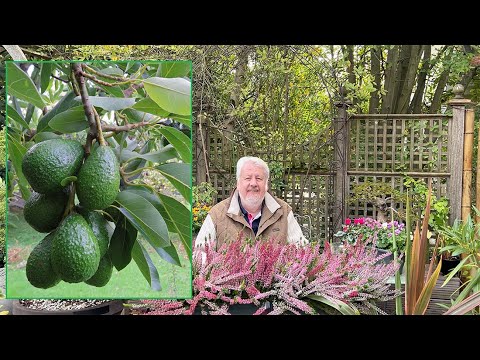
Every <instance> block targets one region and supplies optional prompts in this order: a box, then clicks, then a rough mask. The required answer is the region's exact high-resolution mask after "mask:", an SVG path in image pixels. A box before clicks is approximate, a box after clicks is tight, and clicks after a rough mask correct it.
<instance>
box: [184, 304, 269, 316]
mask: <svg viewBox="0 0 480 360" xmlns="http://www.w3.org/2000/svg"><path fill="white" fill-rule="evenodd" d="M261 306H265V307H267V310H266V311H265V312H264V313H263V314H267V313H268V312H270V311H271V305H270V303H267V304H265V305H261ZM261 306H257V305H255V304H234V305H230V306H229V308H228V312H229V313H230V314H231V315H253V314H255V312H257V310H258V309H259V308H260V307H261ZM193 315H202V307H201V306H197V308H196V309H195V311H194V312H193ZM207 315H210V314H209V313H208V310H207Z"/></svg>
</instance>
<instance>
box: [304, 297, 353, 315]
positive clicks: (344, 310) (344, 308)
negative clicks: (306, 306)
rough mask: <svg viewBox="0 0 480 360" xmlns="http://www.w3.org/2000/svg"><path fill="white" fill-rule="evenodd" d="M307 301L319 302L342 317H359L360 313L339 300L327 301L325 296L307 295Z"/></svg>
mask: <svg viewBox="0 0 480 360" xmlns="http://www.w3.org/2000/svg"><path fill="white" fill-rule="evenodd" d="M307 297H308V298H309V299H312V300H315V301H318V302H321V303H323V304H325V305H328V306H331V307H332V308H334V309H336V310H337V311H339V312H340V313H341V314H343V315H360V312H359V311H358V310H357V309H355V308H353V307H352V306H350V305H349V304H347V303H345V302H343V301H341V300H336V299H331V298H329V299H327V298H326V297H325V296H322V295H314V294H312V295H307Z"/></svg>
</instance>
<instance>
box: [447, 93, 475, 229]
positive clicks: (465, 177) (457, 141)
mask: <svg viewBox="0 0 480 360" xmlns="http://www.w3.org/2000/svg"><path fill="white" fill-rule="evenodd" d="M463 92H464V87H463V85H461V84H457V85H455V86H454V87H453V93H454V94H455V97H454V98H453V99H452V100H450V101H449V102H448V105H449V106H451V107H452V109H453V118H452V120H451V124H450V126H449V133H448V166H449V169H450V179H449V180H448V187H447V189H448V190H447V191H448V194H449V197H450V219H449V222H450V224H453V222H454V221H455V219H462V220H464V219H466V217H468V214H470V204H471V190H470V187H471V183H472V153H471V150H472V149H471V147H472V146H473V137H471V135H473V131H472V129H471V126H472V125H473V122H471V121H470V120H472V118H471V115H469V116H468V117H467V111H468V110H466V107H467V106H468V105H471V104H472V101H471V100H470V99H465V98H464V97H463ZM467 118H468V120H469V121H468V122H467ZM465 132H467V134H466V133H465ZM470 132H471V133H472V134H470ZM465 140H468V141H466V142H465ZM467 146H469V147H470V149H469V148H467ZM462 160H463V161H462Z"/></svg>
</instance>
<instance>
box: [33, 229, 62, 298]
mask: <svg viewBox="0 0 480 360" xmlns="http://www.w3.org/2000/svg"><path fill="white" fill-rule="evenodd" d="M53 236H54V233H51V234H48V235H47V236H45V237H44V238H43V239H42V240H41V241H40V242H39V243H38V244H37V245H36V246H35V247H34V248H33V250H32V252H31V253H30V255H29V256H28V259H27V265H26V268H25V271H26V275H27V280H28V282H29V283H30V284H32V285H33V286H35V287H37V288H41V289H48V288H51V287H53V286H55V285H57V284H58V283H59V282H60V280H61V279H60V276H59V275H58V274H57V273H56V272H55V271H54V270H53V267H52V264H51V262H50V254H51V250H52V240H53Z"/></svg>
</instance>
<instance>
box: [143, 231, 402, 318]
mask: <svg viewBox="0 0 480 360" xmlns="http://www.w3.org/2000/svg"><path fill="white" fill-rule="evenodd" d="M385 256H387V254H384V255H381V256H377V255H376V253H375V251H374V250H373V249H372V248H370V247H367V246H366V245H365V243H364V242H362V241H359V242H356V243H355V244H348V243H347V244H346V246H345V248H344V251H342V252H338V253H337V252H336V253H333V252H332V251H331V247H330V244H329V243H325V248H324V250H323V252H321V248H320V244H318V243H317V244H309V245H306V246H303V247H297V246H296V245H294V244H287V245H285V244H280V243H278V242H277V241H275V240H274V239H269V240H266V241H258V242H256V243H254V244H249V243H247V242H245V241H244V239H243V238H242V237H239V238H238V239H237V240H235V241H233V242H231V243H229V244H224V245H222V246H221V247H220V248H219V249H218V250H216V249H215V247H214V246H208V245H206V247H205V249H201V248H195V250H194V253H193V268H194V274H195V277H194V280H193V298H192V299H189V300H182V301H170V300H142V301H141V303H142V306H143V307H144V308H148V311H147V312H145V313H146V314H147V315H178V314H185V315H191V314H193V313H194V311H195V310H196V309H197V308H198V307H200V309H201V310H202V313H207V312H208V313H210V314H212V315H228V314H230V313H229V307H230V306H231V305H234V304H254V305H257V306H259V309H258V311H257V312H256V313H255V315H259V314H262V313H265V312H266V308H265V307H262V306H261V305H262V304H264V303H265V302H266V301H268V302H270V303H271V304H272V311H271V312H269V315H276V314H283V313H293V314H302V313H304V314H315V313H316V309H317V307H318V305H319V303H318V301H316V300H319V299H322V300H326V301H327V302H329V303H334V304H346V305H348V306H349V307H350V308H352V309H354V310H355V311H356V312H357V313H358V312H359V313H367V314H372V313H384V312H383V311H382V310H381V309H379V308H378V307H377V305H376V304H375V302H378V301H387V300H390V299H392V298H394V297H396V296H398V295H400V293H399V292H398V291H395V290H392V289H390V287H389V284H387V279H388V278H389V277H390V276H392V275H393V274H394V273H395V271H396V270H397V268H398V267H399V264H396V263H394V262H391V263H388V264H385V263H383V262H381V261H379V260H381V259H382V258H383V257H385ZM137 310H138V309H137Z"/></svg>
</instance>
